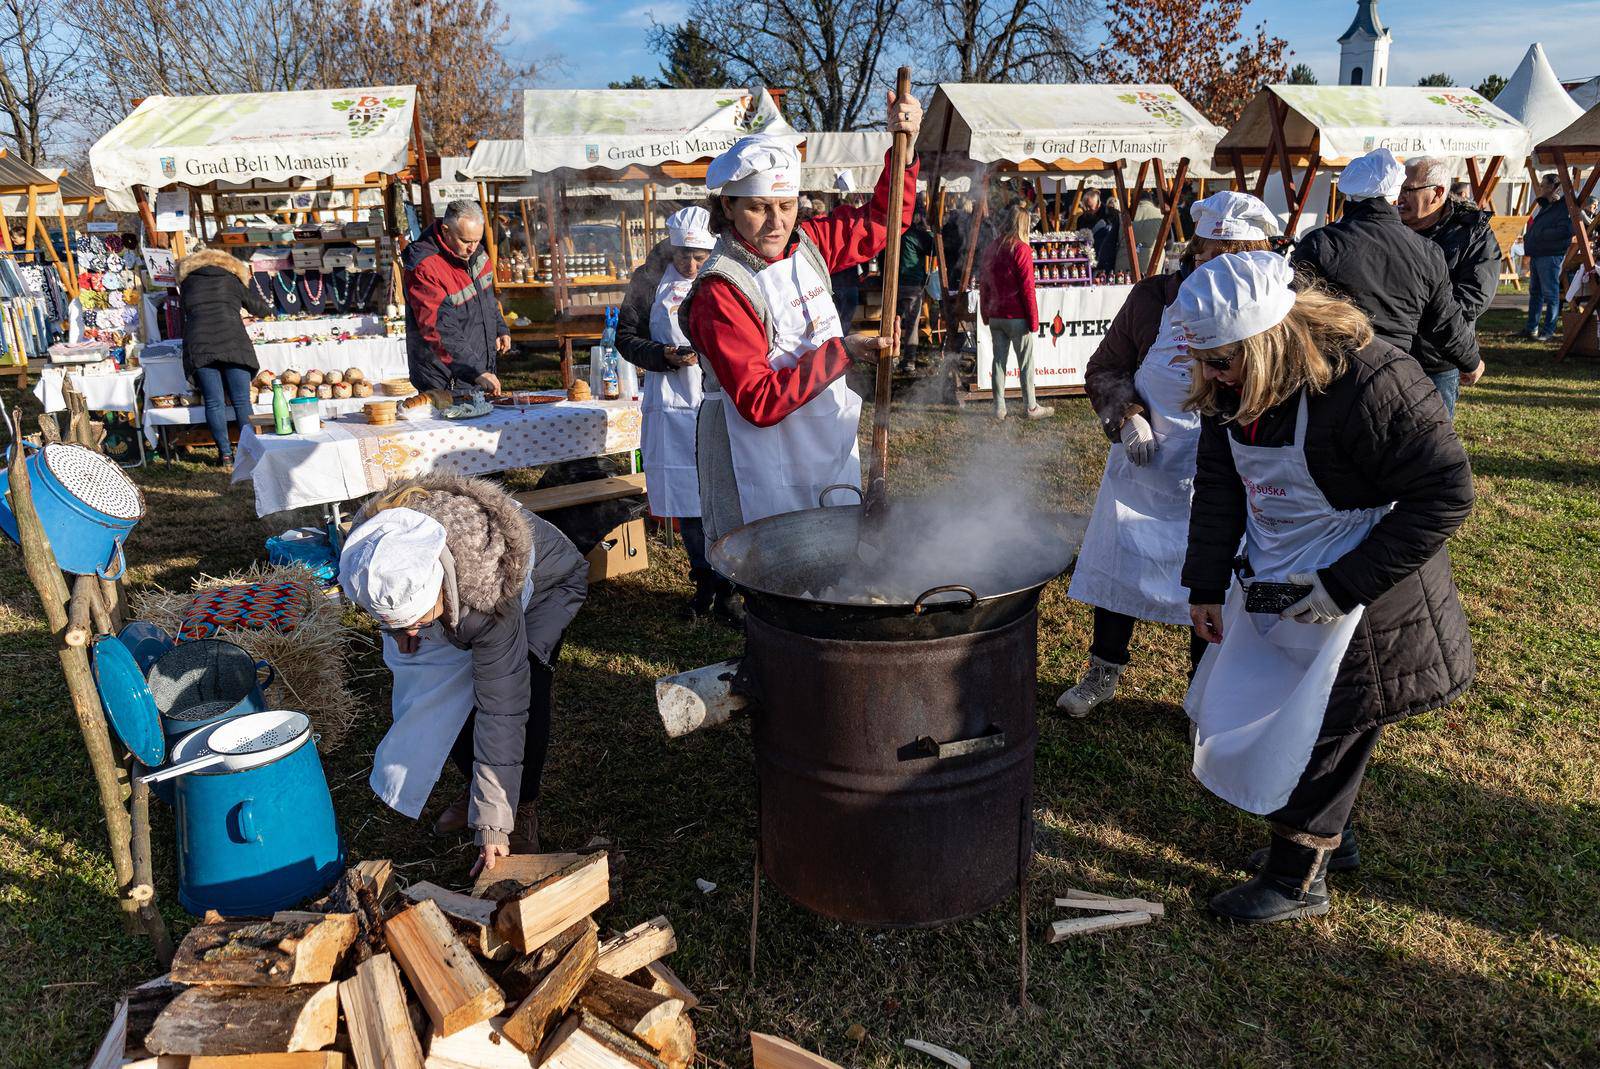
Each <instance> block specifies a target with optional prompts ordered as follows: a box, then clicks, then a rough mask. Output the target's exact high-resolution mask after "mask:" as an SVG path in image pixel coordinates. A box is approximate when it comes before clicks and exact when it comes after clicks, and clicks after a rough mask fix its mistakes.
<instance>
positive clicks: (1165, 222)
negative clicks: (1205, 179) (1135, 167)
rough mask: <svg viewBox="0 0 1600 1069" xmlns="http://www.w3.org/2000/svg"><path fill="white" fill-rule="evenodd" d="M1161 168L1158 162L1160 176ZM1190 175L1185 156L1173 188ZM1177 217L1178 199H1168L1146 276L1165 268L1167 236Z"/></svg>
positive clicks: (1176, 172) (1174, 176)
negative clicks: (1163, 263) (1163, 261)
mask: <svg viewBox="0 0 1600 1069" xmlns="http://www.w3.org/2000/svg"><path fill="white" fill-rule="evenodd" d="M1160 168H1161V163H1160V162H1159V161H1157V163H1156V173H1157V174H1158V175H1159V174H1160V173H1161V171H1160ZM1188 174H1189V158H1188V157H1187V156H1185V157H1184V158H1183V159H1181V160H1179V161H1178V169H1177V170H1176V171H1174V172H1173V174H1172V188H1173V189H1177V188H1178V187H1179V186H1181V185H1182V184H1183V180H1184V178H1185V177H1187V176H1188ZM1177 215H1178V198H1177V197H1168V198H1167V207H1166V211H1164V212H1162V213H1161V229H1160V230H1159V231H1157V232H1156V244H1155V248H1153V249H1151V250H1150V262H1149V268H1148V270H1147V271H1146V272H1145V273H1146V274H1150V275H1153V274H1155V273H1156V272H1157V270H1158V269H1160V268H1161V267H1162V266H1163V265H1162V259H1163V258H1164V257H1165V255H1166V251H1167V234H1168V233H1170V232H1171V230H1172V223H1173V220H1174V219H1176V218H1177Z"/></svg>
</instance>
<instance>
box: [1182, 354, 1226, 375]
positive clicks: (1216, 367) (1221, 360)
mask: <svg viewBox="0 0 1600 1069" xmlns="http://www.w3.org/2000/svg"><path fill="white" fill-rule="evenodd" d="M1189 359H1190V360H1193V361H1194V362H1195V363H1197V364H1204V365H1205V366H1206V367H1208V368H1210V369H1211V370H1212V371H1228V370H1231V369H1232V367H1233V357H1231V356H1195V355H1193V354H1190V356H1189Z"/></svg>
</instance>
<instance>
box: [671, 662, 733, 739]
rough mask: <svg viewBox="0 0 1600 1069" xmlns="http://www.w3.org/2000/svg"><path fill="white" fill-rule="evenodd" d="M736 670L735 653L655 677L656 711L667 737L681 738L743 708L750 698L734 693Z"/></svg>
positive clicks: (721, 722)
mask: <svg viewBox="0 0 1600 1069" xmlns="http://www.w3.org/2000/svg"><path fill="white" fill-rule="evenodd" d="M738 672H739V658H737V657H736V658H734V659H732V660H728V661H718V662H717V663H716V664H708V665H706V666H705V667H703V668H695V669H693V670H691V671H688V672H679V673H678V674H677V675H671V676H663V677H662V678H660V679H658V680H656V712H657V713H659V714H660V716H661V724H662V726H663V727H665V728H666V729H667V737H668V738H669V739H677V738H682V737H683V736H685V735H687V734H689V733H690V732H691V731H698V730H699V729H701V728H704V727H716V726H717V725H718V724H726V723H727V722H728V721H730V720H732V719H733V718H734V716H735V715H736V714H738V713H741V712H743V711H744V710H745V709H746V708H747V707H748V706H749V704H750V699H749V698H748V697H746V696H745V695H743V694H736V693H734V690H733V679H734V676H736V675H737V674H738Z"/></svg>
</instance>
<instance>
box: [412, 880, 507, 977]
mask: <svg viewBox="0 0 1600 1069" xmlns="http://www.w3.org/2000/svg"><path fill="white" fill-rule="evenodd" d="M401 893H402V894H403V895H405V897H406V898H408V899H410V900H411V901H413V902H424V901H431V902H433V903H435V904H436V905H437V906H438V907H439V909H440V910H441V911H442V912H443V913H444V915H445V918H446V919H447V920H449V922H450V924H451V926H452V927H454V928H455V930H456V932H457V934H459V935H461V936H462V937H464V938H465V939H466V940H467V943H468V945H469V946H470V947H471V948H472V950H473V952H474V953H476V954H477V955H478V956H479V957H481V958H487V959H488V960H489V961H506V960H508V959H510V958H512V957H514V956H515V955H516V952H517V948H516V947H514V946H512V945H511V944H510V943H509V942H507V941H506V940H505V939H504V938H502V937H501V935H500V933H499V932H497V931H495V929H494V910H495V905H496V903H495V902H494V901H493V900H491V899H488V898H474V897H473V896H471V895H464V894H462V893H461V892H460V891H447V890H445V889H444V888H443V887H440V886H439V885H438V884H435V883H429V882H428V881H426V880H423V881H421V882H418V883H414V884H412V885H411V886H410V887H407V888H406V889H405V890H404V891H402V892H401Z"/></svg>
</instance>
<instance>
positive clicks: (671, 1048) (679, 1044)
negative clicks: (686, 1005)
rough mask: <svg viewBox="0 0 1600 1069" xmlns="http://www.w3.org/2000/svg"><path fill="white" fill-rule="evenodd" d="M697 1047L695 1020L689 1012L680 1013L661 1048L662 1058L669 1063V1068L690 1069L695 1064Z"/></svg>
mask: <svg viewBox="0 0 1600 1069" xmlns="http://www.w3.org/2000/svg"><path fill="white" fill-rule="evenodd" d="M695 1047H696V1043H695V1034H694V1022H693V1021H691V1020H689V1015H688V1014H687V1013H680V1014H678V1016H677V1018H676V1019H675V1020H674V1021H673V1022H672V1031H671V1033H670V1034H669V1035H668V1036H667V1039H666V1042H665V1043H664V1044H662V1046H661V1048H660V1050H659V1053H660V1055H661V1060H662V1061H663V1062H665V1063H666V1064H667V1069H689V1067H690V1066H692V1065H693V1064H694V1056H695Z"/></svg>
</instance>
